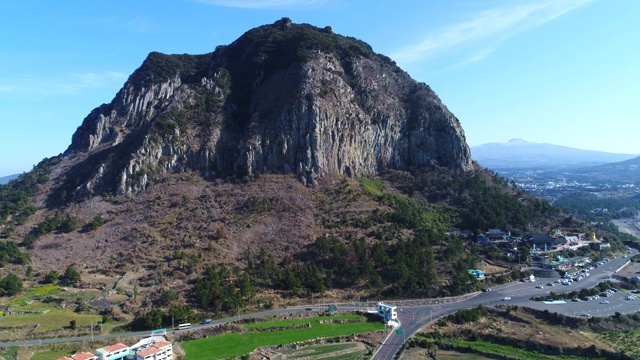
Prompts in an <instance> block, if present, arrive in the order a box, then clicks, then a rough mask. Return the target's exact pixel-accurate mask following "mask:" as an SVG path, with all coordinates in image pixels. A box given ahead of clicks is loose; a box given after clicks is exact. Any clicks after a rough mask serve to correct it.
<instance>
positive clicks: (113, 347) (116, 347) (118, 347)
mask: <svg viewBox="0 0 640 360" xmlns="http://www.w3.org/2000/svg"><path fill="white" fill-rule="evenodd" d="M128 348H129V347H128V346H127V345H125V344H123V343H117V344H115V345H109V346H105V347H104V348H103V349H105V350H106V351H107V352H114V351H118V350H123V349H128Z"/></svg>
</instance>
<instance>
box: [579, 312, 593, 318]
mask: <svg viewBox="0 0 640 360" xmlns="http://www.w3.org/2000/svg"><path fill="white" fill-rule="evenodd" d="M580 316H584V317H588V318H590V317H591V314H589V313H582V314H580Z"/></svg>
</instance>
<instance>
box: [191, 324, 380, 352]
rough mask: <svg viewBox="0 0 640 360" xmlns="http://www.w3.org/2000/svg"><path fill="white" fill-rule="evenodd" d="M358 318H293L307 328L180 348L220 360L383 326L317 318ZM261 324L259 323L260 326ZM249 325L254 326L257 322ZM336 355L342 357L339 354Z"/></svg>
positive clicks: (216, 338) (238, 335) (230, 336)
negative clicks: (267, 348) (334, 321)
mask: <svg viewBox="0 0 640 360" xmlns="http://www.w3.org/2000/svg"><path fill="white" fill-rule="evenodd" d="M358 318H363V319H365V318H364V317H362V316H358V315H349V316H347V318H346V319H345V317H344V316H335V317H318V318H309V319H297V320H295V321H296V322H297V321H298V320H301V321H302V324H307V323H310V324H311V327H305V328H300V329H290V330H277V331H254V332H247V333H230V334H223V335H218V336H212V337H209V338H205V339H198V340H192V341H186V342H183V343H182V348H183V349H184V350H185V353H186V355H185V360H201V359H202V360H204V359H223V358H228V357H235V356H242V355H246V354H249V353H250V352H252V351H253V350H255V349H256V348H259V347H262V346H277V345H284V344H291V343H294V342H301V341H305V340H311V339H315V338H332V337H338V336H345V335H352V334H360V333H367V332H371V331H376V330H383V329H384V326H383V324H382V323H381V322H366V321H358V322H347V323H324V324H321V323H320V321H323V320H347V319H358ZM262 324H265V323H260V325H262ZM267 324H268V326H267V329H268V328H269V327H283V326H291V325H298V324H300V323H298V324H295V323H291V321H284V322H277V321H274V322H268V323H267ZM283 324H285V325H283ZM251 325H252V326H255V325H258V324H251ZM347 355H349V354H347ZM340 358H341V359H343V358H342V357H340ZM348 358H351V357H346V358H344V359H348ZM356 358H358V357H356Z"/></svg>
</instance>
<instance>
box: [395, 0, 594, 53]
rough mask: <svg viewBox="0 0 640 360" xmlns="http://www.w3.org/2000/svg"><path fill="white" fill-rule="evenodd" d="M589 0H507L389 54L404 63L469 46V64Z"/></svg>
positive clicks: (591, 0)
mask: <svg viewBox="0 0 640 360" xmlns="http://www.w3.org/2000/svg"><path fill="white" fill-rule="evenodd" d="M593 1H595V0H562V1H560V0H542V1H540V0H537V1H527V2H517V3H516V2H507V5H505V6H503V7H498V8H493V9H490V10H486V11H482V12H479V13H477V14H474V15H473V16H472V17H471V19H470V20H468V21H465V22H462V23H459V24H455V25H452V26H449V27H446V28H443V29H441V30H440V31H437V32H435V33H432V34H430V35H428V36H426V37H425V38H424V40H422V41H420V42H418V43H416V44H411V45H408V46H405V47H403V48H401V49H399V50H398V51H396V52H395V53H393V54H392V55H391V57H392V58H393V59H394V60H396V61H398V62H399V63H405V64H407V63H413V62H417V61H421V60H424V59H426V58H430V57H436V56H439V55H442V54H444V53H449V52H456V51H462V50H465V49H466V48H469V47H473V48H474V51H473V52H472V54H471V55H470V56H468V57H467V59H466V60H463V61H462V63H465V64H469V63H472V62H475V61H479V60H482V59H484V58H485V57H487V56H488V55H490V54H491V53H492V52H493V51H494V50H495V48H496V47H497V46H498V44H499V43H500V42H502V41H504V40H505V39H507V38H509V37H511V36H514V35H515V34H517V33H519V32H522V31H525V30H527V29H531V28H535V27H537V26H540V25H543V24H545V23H548V22H550V21H552V20H554V19H556V18H557V17H559V16H561V15H563V14H566V13H568V12H570V11H572V10H575V9H577V8H579V7H581V6H583V5H586V4H588V3H590V2H593ZM514 4H515V5H514Z"/></svg>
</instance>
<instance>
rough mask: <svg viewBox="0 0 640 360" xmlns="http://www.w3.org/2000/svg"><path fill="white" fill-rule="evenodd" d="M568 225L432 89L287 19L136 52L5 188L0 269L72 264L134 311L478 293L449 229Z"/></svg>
mask: <svg viewBox="0 0 640 360" xmlns="http://www.w3.org/2000/svg"><path fill="white" fill-rule="evenodd" d="M563 220H565V218H564V216H563V215H562V214H561V213H559V212H558V211H557V209H554V208H552V207H551V206H550V205H549V204H548V203H545V202H543V201H540V200H538V199H535V198H533V197H531V196H529V195H528V194H526V193H525V192H524V191H523V190H522V189H519V188H516V187H513V186H510V185H509V184H508V183H507V182H506V181H505V180H504V179H501V178H500V177H499V176H497V175H496V174H494V173H492V172H490V171H487V170H484V169H482V168H480V167H479V166H477V164H475V163H474V162H472V160H471V157H470V152H469V148H468V146H467V144H466V141H465V137H464V132H463V130H462V128H461V126H460V123H459V122H458V120H457V119H456V118H455V116H454V115H453V114H452V113H451V112H450V111H449V110H448V109H447V108H446V107H445V106H444V105H443V104H442V103H441V101H440V100H439V98H438V97H437V95H436V94H435V93H434V92H433V91H432V90H431V89H430V88H429V87H428V86H427V85H425V84H422V83H418V82H416V81H414V80H412V79H411V78H410V77H409V75H407V74H406V73H405V72H404V71H402V70H401V69H399V68H398V67H397V66H396V65H395V64H394V63H393V61H391V60H390V59H389V58H387V57H385V56H383V55H380V54H376V53H374V52H373V51H372V49H371V48H370V47H369V46H368V45H367V44H365V43H363V42H361V41H359V40H356V39H353V38H349V37H345V36H341V35H337V34H334V33H333V32H332V30H331V29H330V28H328V27H327V28H316V27H314V26H311V25H306V24H293V23H291V21H290V20H288V19H286V18H285V19H282V20H280V21H277V22H276V23H274V24H271V25H265V26H261V27H258V28H255V29H252V30H250V31H248V32H247V33H245V34H244V35H243V36H241V37H240V38H239V39H238V40H236V41H235V42H233V43H232V44H230V45H228V46H219V47H218V48H217V49H216V50H215V51H214V52H212V53H209V54H204V55H164V54H160V53H151V54H149V56H148V58H147V59H146V60H145V61H144V63H143V64H142V66H141V67H140V68H139V69H137V70H136V71H135V72H134V73H133V74H132V75H131V76H130V78H129V79H128V81H127V82H126V84H125V85H124V86H123V88H122V89H121V90H120V91H119V92H118V93H117V94H116V96H115V98H114V99H113V101H112V102H111V103H109V104H104V105H102V106H100V107H98V108H96V109H94V110H93V111H92V112H91V113H90V114H89V115H88V116H87V117H86V118H85V119H84V121H83V122H82V125H81V126H80V127H79V128H78V129H77V131H76V132H75V134H73V138H72V143H71V145H70V146H69V148H68V149H67V150H66V152H65V153H64V154H62V155H60V156H56V157H53V158H50V159H47V160H43V161H42V162H41V163H40V164H38V165H37V166H36V167H35V168H34V169H33V170H32V171H31V172H29V173H27V174H25V175H23V176H21V177H20V178H18V179H17V180H16V181H14V182H11V183H10V184H8V185H3V186H0V238H1V239H3V240H2V242H0V244H9V245H10V246H9V245H7V249H6V251H5V253H7V254H6V256H4V257H2V259H0V260H4V264H5V267H4V268H2V267H1V266H0V268H2V269H4V270H0V271H5V272H6V271H7V269H11V270H12V271H14V272H15V273H21V274H24V273H25V271H26V270H25V269H24V268H25V267H27V266H30V267H32V273H33V277H32V278H33V279H37V280H38V281H44V279H45V277H46V276H45V275H46V274H48V273H49V272H51V271H57V272H58V273H62V272H63V271H65V267H66V266H70V265H73V266H74V267H76V268H77V269H78V270H79V271H81V272H82V279H83V281H85V283H84V286H85V287H87V288H92V289H93V288H96V287H98V286H102V287H103V288H105V289H106V288H107V287H108V286H107V285H105V284H109V283H111V282H110V281H111V280H112V279H115V280H113V283H116V285H114V286H115V287H116V288H120V289H124V290H123V291H128V293H131V294H132V293H134V292H139V294H141V296H140V298H142V299H143V300H142V301H140V302H135V301H131V302H129V303H127V304H128V305H126V306H129V308H128V309H125V310H127V311H131V312H133V313H139V314H140V313H146V311H145V309H146V310H148V309H149V307H150V306H157V307H163V308H168V307H169V306H170V305H184V304H189V305H190V306H194V307H195V308H198V309H199V310H201V311H205V312H207V313H208V314H214V313H215V314H220V313H222V312H235V311H237V310H238V309H239V308H241V307H243V306H262V304H266V303H273V302H277V301H282V300H283V298H288V297H299V296H313V295H314V294H316V295H317V294H319V293H324V294H325V296H327V298H328V297H329V296H333V297H334V299H335V300H336V301H337V299H346V298H348V297H349V296H355V295H354V294H355V293H359V294H360V295H362V296H378V295H380V294H381V293H382V292H384V294H385V295H386V296H390V297H417V296H436V295H442V296H444V295H447V296H450V295H455V294H461V293H465V292H468V291H473V290H477V287H478V286H480V285H479V283H477V282H475V281H473V278H470V275H469V274H468V272H467V269H469V268H470V267H473V266H475V263H476V255H474V254H472V253H471V252H470V251H468V250H467V248H466V247H465V245H464V241H463V236H466V235H470V234H471V233H472V232H478V231H482V230H483V229H488V228H494V227H501V228H504V229H508V230H510V231H511V232H512V233H513V234H523V233H524V232H528V231H546V230H548V228H552V227H558V226H559V225H558V224H559V223H560V222H561V221H563ZM451 229H453V230H451ZM450 230H451V231H450ZM463 230H464V231H463ZM11 243H13V245H11ZM0 250H2V249H0ZM24 252H28V256H27V255H26V254H25V253H24ZM0 265H2V264H0ZM92 279H93V280H95V282H97V283H100V285H98V284H95V283H91V284H90V283H89V281H90V280H92ZM229 284H231V285H229ZM223 285H224V286H223ZM222 288H224V290H222ZM236 289H242V290H238V291H236ZM327 289H330V290H331V294H329V293H325V291H326V290H327ZM177 294H179V295H177ZM212 294H213V295H212ZM345 294H346V295H345ZM165 295H166V296H165ZM223 297H224V300H222V298H223ZM163 299H164V300H163ZM316 299H317V297H316ZM132 300H133V299H132ZM126 306H125V307H126Z"/></svg>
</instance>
